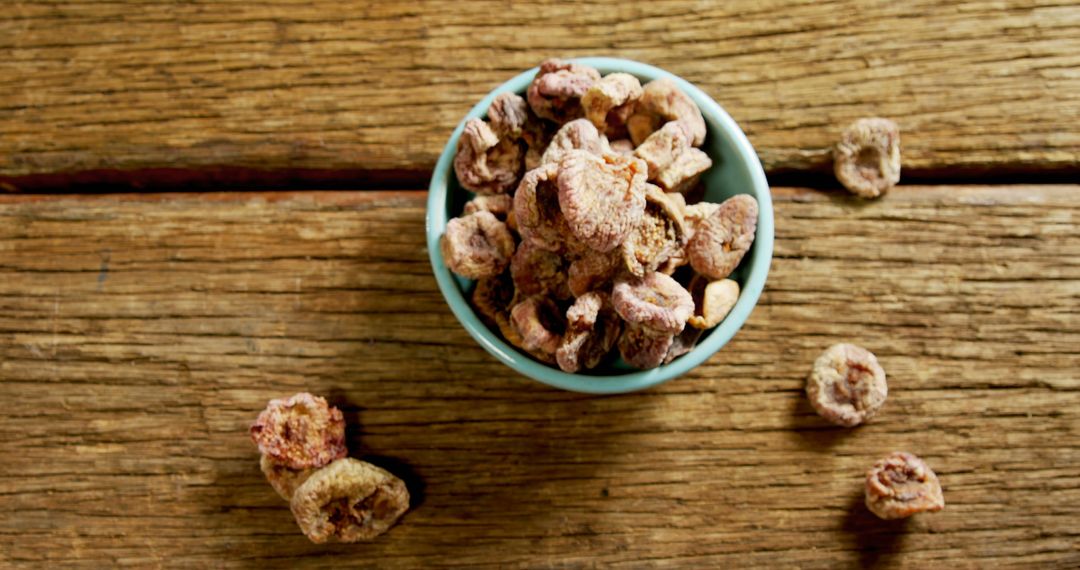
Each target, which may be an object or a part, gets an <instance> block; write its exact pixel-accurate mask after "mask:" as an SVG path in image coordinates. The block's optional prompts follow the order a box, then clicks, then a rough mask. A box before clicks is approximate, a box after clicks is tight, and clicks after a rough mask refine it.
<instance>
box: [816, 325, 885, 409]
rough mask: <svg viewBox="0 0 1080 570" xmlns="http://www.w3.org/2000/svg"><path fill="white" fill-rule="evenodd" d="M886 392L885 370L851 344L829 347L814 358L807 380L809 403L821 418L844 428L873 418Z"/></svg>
mask: <svg viewBox="0 0 1080 570" xmlns="http://www.w3.org/2000/svg"><path fill="white" fill-rule="evenodd" d="M888 394H889V387H888V384H887V383H886V381H885V370H884V369H882V368H881V365H880V364H878V361H877V357H875V356H874V355H873V353H871V352H870V351H868V350H866V349H865V348H862V347H860V346H855V345H853V344H846V343H842V344H835V345H833V346H830V347H829V348H828V350H826V351H825V352H824V353H822V354H821V356H819V357H818V358H817V360H815V361H814V369H813V370H812V371H811V372H810V376H809V377H808V378H807V379H806V395H807V397H809V398H810V405H811V406H813V408H814V410H815V411H816V412H817V413H818V415H820V416H821V417H823V418H825V419H826V420H829V421H830V422H832V423H834V424H837V425H841V426H844V427H853V426H857V425H859V424H861V423H863V422H864V421H866V420H868V419H870V418H871V417H873V416H874V414H876V413H877V411H878V410H879V409H880V408H881V406H882V405H883V404H884V403H885V398H886V396H888Z"/></svg>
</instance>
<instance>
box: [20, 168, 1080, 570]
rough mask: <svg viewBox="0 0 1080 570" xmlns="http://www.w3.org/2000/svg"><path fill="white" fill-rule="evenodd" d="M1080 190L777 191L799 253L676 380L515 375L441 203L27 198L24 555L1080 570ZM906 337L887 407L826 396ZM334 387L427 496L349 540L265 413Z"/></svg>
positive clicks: (88, 559)
mask: <svg viewBox="0 0 1080 570" xmlns="http://www.w3.org/2000/svg"><path fill="white" fill-rule="evenodd" d="M1078 190H1080V189H1078V188H1077V187H1069V186H1029V187H982V188H979V187H901V188H898V189H896V190H895V191H894V192H893V193H892V194H890V195H889V196H887V197H886V198H884V199H882V200H880V201H877V202H870V203H864V202H861V201H858V200H856V199H852V198H849V197H844V196H840V195H835V194H828V193H822V192H815V191H810V190H802V189H791V188H779V189H775V190H774V196H775V199H776V212H777V223H776V227H777V232H778V233H777V242H776V246H777V249H776V253H777V255H776V258H775V260H774V263H773V267H772V273H771V275H770V277H769V282H768V285H767V287H766V290H765V294H764V296H763V297H762V299H761V302H760V304H759V306H758V307H757V308H756V310H755V311H754V313H753V315H752V316H751V318H750V320H749V322H748V323H747V325H746V326H745V327H744V328H743V330H742V331H740V332H739V334H738V335H737V336H736V337H735V339H734V340H733V341H732V342H731V343H730V344H729V345H728V346H727V347H726V348H725V349H723V350H722V351H721V352H720V353H718V354H717V355H715V356H714V357H713V358H711V359H710V360H708V361H707V362H706V364H704V365H703V366H701V367H699V368H698V369H696V370H695V371H694V372H692V373H691V374H689V375H688V376H686V377H684V378H681V379H678V380H675V381H672V382H670V383H668V384H666V385H664V386H661V387H659V388H658V389H654V390H651V391H647V392H644V393H638V394H632V395H625V396H617V397H587V396H581V395H575V394H571V393H566V392H560V391H556V390H552V389H547V388H545V387H543V386H541V385H538V384H535V383H532V382H528V381H526V380H524V379H522V378H518V377H515V376H514V375H513V374H512V373H511V372H510V371H509V370H508V369H506V368H504V367H503V366H502V365H500V364H498V363H497V361H495V360H494V359H493V358H492V357H490V356H489V355H487V353H485V352H484V351H483V350H482V349H481V348H480V347H479V346H478V345H477V344H476V343H474V342H473V341H472V340H471V339H470V338H469V336H468V335H467V334H465V332H464V331H463V330H462V329H461V328H460V327H459V326H458V324H457V323H456V321H455V320H454V318H453V316H452V315H451V314H450V312H449V311H448V310H447V308H446V306H445V305H444V302H443V300H442V298H441V296H440V295H439V293H438V290H437V288H436V286H435V282H434V280H433V278H432V276H431V275H430V271H429V266H428V261H427V255H426V252H425V250H424V240H423V202H424V198H425V195H424V194H423V193H419V192H388V193H368V192H341V193H315V192H313V193H293V194H289V193H282V194H274V193H266V194H247V195H236V194H194V195H183V194H173V195H144V196H141V197H140V196H83V197H64V198H57V197H52V198H48V197H33V196H27V197H18V196H7V197H0V259H2V263H0V350H2V352H0V354H2V360H0V378H2V380H3V381H2V382H0V401H3V402H4V404H5V409H6V412H5V418H4V421H2V422H0V457H3V458H4V460H3V462H0V562H2V565H3V566H5V567H12V566H24V565H25V566H36V565H41V564H45V563H49V564H51V565H53V566H63V567H86V568H100V567H113V566H156V567H177V568H205V567H222V566H227V567H237V568H242V567H260V568H262V567H300V566H304V567H331V566H333V567H345V566H348V565H360V566H370V567H380V568H394V567H402V568H405V567H414V568H415V567H442V566H446V567H450V566H467V567H474V568H488V567H491V568H494V567H590V566H604V567H635V568H637V567H698V568H706V567H732V566H739V567H776V565H777V564H778V563H780V562H783V564H784V565H785V566H799V567H805V568H842V567H858V566H860V565H867V564H871V563H889V564H891V565H895V566H898V567H908V568H927V567H942V566H946V565H947V566H948V567H958V568H966V567H971V568H975V567H990V566H995V567H999V566H1003V567H1033V566H1039V567H1075V566H1076V565H1077V564H1080V554H1078V551H1077V545H1078V544H1080V525H1078V524H1077V523H1078V521H1080V377H1078V376H1077V370H1080V352H1078V351H1077V347H1078V346H1080V312H1078V307H1080V304H1078V301H1080V264H1078V261H1077V260H1080V237H1078V235H1077V232H1076V227H1077V221H1078V220H1077V217H1078V215H1080V204H1078V202H1077V200H1076V196H1078V195H1080V194H1078ZM842 340H849V341H855V342H859V343H861V344H864V345H865V346H867V347H869V348H870V349H871V350H873V351H874V352H876V353H877V354H878V356H879V358H880V359H881V361H882V363H883V365H884V367H885V369H886V370H887V371H888V374H889V378H890V388H891V390H890V395H889V401H888V402H887V403H886V405H885V408H884V409H883V412H882V413H881V414H880V416H879V417H878V418H877V419H875V420H874V421H873V422H872V423H871V424H869V425H867V426H864V427H861V428H859V429H855V430H844V429H840V428H833V427H829V426H828V425H826V424H825V423H823V421H822V420H820V419H818V418H817V416H815V415H814V413H813V412H812V410H811V409H810V408H809V406H808V404H807V403H806V400H805V397H804V395H803V393H802V389H803V378H804V377H805V375H806V373H807V372H808V369H809V366H810V363H811V362H812V360H813V358H814V357H815V356H816V355H817V354H818V353H819V352H820V351H821V350H822V349H824V348H825V347H826V346H828V345H829V344H831V343H833V342H837V341H842ZM300 390H310V391H313V392H316V393H320V394H325V395H327V396H328V397H329V398H330V399H331V400H332V401H333V402H335V403H337V404H339V405H340V406H342V407H343V409H344V410H345V411H346V416H347V420H348V421H349V422H350V425H351V428H350V432H349V440H350V444H351V449H352V451H353V453H354V455H357V456H362V457H369V458H374V459H373V460H374V461H377V462H379V463H380V464H383V465H386V466H388V467H389V468H390V469H392V470H394V471H395V472H397V473H399V474H400V475H402V476H404V477H405V478H406V480H407V481H408V482H409V484H410V487H411V488H412V491H413V493H414V495H415V496H416V499H417V500H416V503H417V504H416V505H415V506H414V509H413V510H412V511H411V512H410V513H408V514H407V515H406V517H405V518H404V519H403V521H402V523H401V524H400V526H398V527H396V528H395V529H393V530H392V531H391V532H390V533H389V534H388V535H385V536H384V537H382V538H381V539H379V540H378V541H377V542H375V543H372V544H366V545H337V546H317V545H312V544H310V543H309V542H308V541H307V540H306V539H305V538H304V537H303V536H302V535H300V533H299V532H298V531H297V529H296V527H295V525H294V523H293V521H292V518H291V515H290V513H289V510H288V508H287V506H286V505H285V504H284V503H283V502H282V501H281V500H280V499H279V498H278V497H277V495H276V494H275V493H274V492H273V491H272V490H271V488H270V487H269V486H268V485H267V484H266V483H265V481H264V480H263V479H262V476H261V474H260V472H259V469H258V465H257V454H256V451H255V449H254V446H253V445H252V444H251V442H250V441H249V440H248V438H247V435H246V429H247V426H248V425H249V422H251V421H252V420H253V419H254V417H255V415H256V414H257V413H258V412H259V410H260V409H261V408H262V407H263V406H264V405H265V402H266V401H267V400H268V399H270V398H273V397H278V396H283V395H287V394H289V393H292V392H296V391H300ZM894 449H907V450H910V451H913V452H915V453H918V454H920V455H922V456H923V457H924V458H926V459H927V461H928V462H929V463H930V465H931V466H932V467H933V468H934V469H935V470H937V472H938V474H939V475H940V476H941V479H942V481H943V484H944V487H945V497H946V500H947V502H948V507H947V508H946V510H945V511H943V512H941V513H938V514H935V515H926V516H919V517H917V518H915V519H912V520H909V521H908V522H907V523H906V524H905V523H900V524H886V523H883V522H881V521H878V520H876V519H875V518H873V517H872V516H871V515H869V514H868V513H867V512H866V511H865V510H864V508H863V507H862V506H861V493H862V474H863V473H864V471H865V469H866V468H867V467H868V466H869V465H870V464H871V463H872V462H873V461H874V460H875V459H877V458H878V457H879V456H881V455H884V454H885V453H887V452H889V451H891V450H894Z"/></svg>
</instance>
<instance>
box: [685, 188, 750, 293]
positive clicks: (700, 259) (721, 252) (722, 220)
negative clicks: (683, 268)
mask: <svg viewBox="0 0 1080 570" xmlns="http://www.w3.org/2000/svg"><path fill="white" fill-rule="evenodd" d="M757 217H758V206H757V200H755V199H754V197H753V196H751V195H749V194H738V195H735V196H732V197H731V198H728V199H727V200H725V201H724V202H723V203H722V204H720V207H719V208H717V210H716V211H715V212H713V213H712V214H711V215H710V216H709V217H708V218H706V219H705V220H703V221H702V222H701V223H699V224H697V225H696V226H695V229H694V236H693V237H692V238H690V242H689V243H688V244H687V246H686V254H687V256H688V258H689V259H690V265H691V266H692V267H693V268H694V271H697V272H698V273H700V274H701V275H704V276H706V277H709V278H711V279H723V278H725V277H727V276H728V275H730V274H731V272H732V271H734V270H735V268H736V267H738V266H739V262H740V261H742V258H743V256H744V255H746V252H747V251H750V246H751V245H753V243H754V232H755V231H756V230H757Z"/></svg>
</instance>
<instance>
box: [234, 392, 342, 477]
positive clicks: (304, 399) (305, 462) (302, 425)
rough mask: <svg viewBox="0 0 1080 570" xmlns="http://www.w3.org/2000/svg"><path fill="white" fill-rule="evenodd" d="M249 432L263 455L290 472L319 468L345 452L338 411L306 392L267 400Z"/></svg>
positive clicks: (340, 417) (321, 399) (340, 416)
mask: <svg viewBox="0 0 1080 570" xmlns="http://www.w3.org/2000/svg"><path fill="white" fill-rule="evenodd" d="M250 432H251V440H252V441H254V442H255V444H256V445H258V446H259V451H260V452H262V453H263V455H267V456H269V457H270V458H271V459H273V460H274V461H275V462H277V463H279V464H281V465H284V466H285V467H288V468H290V469H308V468H312V467H322V466H323V465H326V464H327V463H330V462H331V461H333V460H335V459H337V458H339V457H344V456H345V453H346V449H345V417H344V416H343V415H342V414H341V410H339V409H337V408H333V407H331V406H330V405H329V404H327V403H326V400H325V399H324V398H320V397H318V396H313V395H311V394H309V393H307V392H300V393H299V394H295V395H293V396H290V397H289V398H285V399H277V400H270V403H269V404H267V406H266V409H265V410H263V411H262V413H260V414H259V417H258V418H257V419H256V420H255V423H254V424H252V425H251V430H250Z"/></svg>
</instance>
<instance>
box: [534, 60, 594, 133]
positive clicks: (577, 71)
mask: <svg viewBox="0 0 1080 570" xmlns="http://www.w3.org/2000/svg"><path fill="white" fill-rule="evenodd" d="M599 80H600V72H599V71H597V70H595V69H593V68H592V67H589V66H587V65H581V64H579V63H570V62H567V61H562V60H559V59H548V60H545V61H544V62H542V63H541V64H540V70H539V71H538V72H537V73H536V78H535V79H533V81H532V83H530V84H529V89H528V91H527V92H526V98H527V99H528V101H529V106H530V107H532V110H533V112H534V113H536V114H537V116H539V117H542V118H544V119H550V120H552V121H555V122H557V123H565V122H567V121H572V120H574V119H578V118H580V117H582V116H583V115H584V114H585V110H584V109H583V108H582V106H581V98H582V97H583V96H584V95H585V93H587V92H588V91H589V88H590V87H592V86H593V83H595V82H596V81H599Z"/></svg>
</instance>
